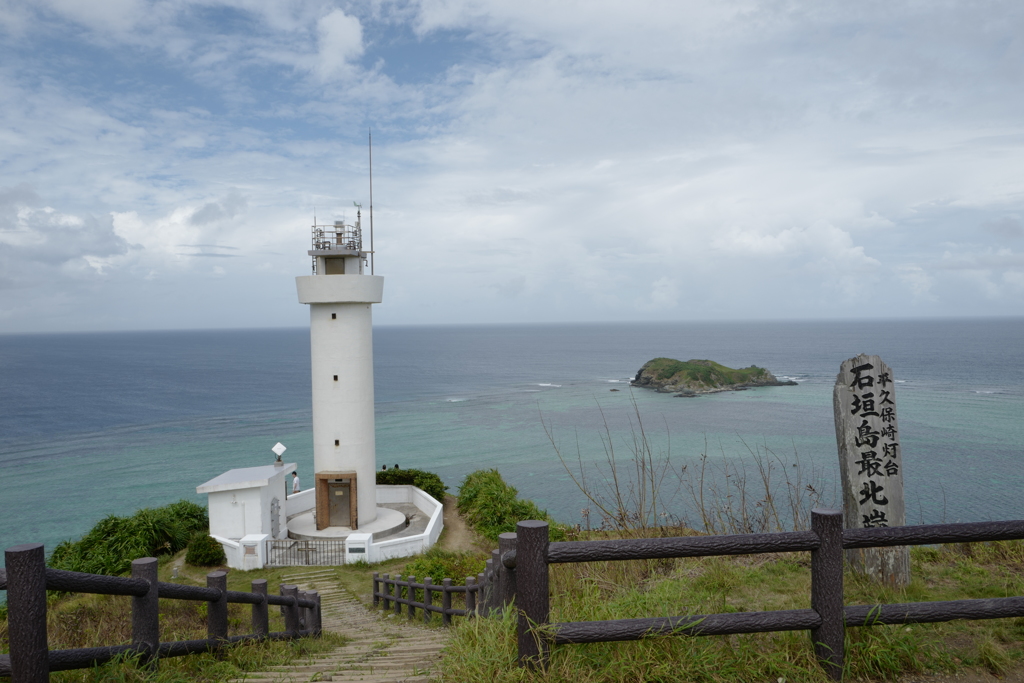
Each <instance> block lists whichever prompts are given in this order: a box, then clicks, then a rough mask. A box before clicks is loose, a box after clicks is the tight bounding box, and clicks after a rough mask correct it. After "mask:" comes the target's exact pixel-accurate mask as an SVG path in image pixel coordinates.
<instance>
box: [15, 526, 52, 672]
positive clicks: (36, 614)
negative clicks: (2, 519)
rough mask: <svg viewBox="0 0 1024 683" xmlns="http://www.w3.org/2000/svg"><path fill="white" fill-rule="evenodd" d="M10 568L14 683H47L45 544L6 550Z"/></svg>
mask: <svg viewBox="0 0 1024 683" xmlns="http://www.w3.org/2000/svg"><path fill="white" fill-rule="evenodd" d="M4 562H5V564H6V566H7V619H8V623H9V624H17V627H16V628H11V629H10V631H9V632H8V639H9V645H10V652H11V680H12V681H14V682H15V683H47V682H48V681H49V680H50V652H49V645H48V644H47V640H46V554H45V551H44V550H43V544H42V543H25V544H23V545H16V546H14V547H12V548H8V549H7V550H6V551H4Z"/></svg>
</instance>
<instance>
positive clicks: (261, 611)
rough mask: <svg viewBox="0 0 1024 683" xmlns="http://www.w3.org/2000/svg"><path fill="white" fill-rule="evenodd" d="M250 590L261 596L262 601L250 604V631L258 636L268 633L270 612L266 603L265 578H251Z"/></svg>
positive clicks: (261, 636)
mask: <svg viewBox="0 0 1024 683" xmlns="http://www.w3.org/2000/svg"><path fill="white" fill-rule="evenodd" d="M252 592H253V593H256V594H257V595H260V596H263V602H260V603H257V604H254V605H253V606H252V632H253V633H254V634H255V635H257V636H259V637H260V638H265V637H266V635H267V634H268V633H270V614H269V612H268V608H269V605H268V603H267V580H266V579H253V581H252Z"/></svg>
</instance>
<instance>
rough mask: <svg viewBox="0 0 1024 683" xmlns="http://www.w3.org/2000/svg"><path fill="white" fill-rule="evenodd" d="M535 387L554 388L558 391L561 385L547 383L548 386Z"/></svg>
mask: <svg viewBox="0 0 1024 683" xmlns="http://www.w3.org/2000/svg"><path fill="white" fill-rule="evenodd" d="M537 386H538V387H554V388H556V389H558V388H560V387H561V386H562V385H561V384H550V383H548V384H538V385H537Z"/></svg>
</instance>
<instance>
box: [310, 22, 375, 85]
mask: <svg viewBox="0 0 1024 683" xmlns="http://www.w3.org/2000/svg"><path fill="white" fill-rule="evenodd" d="M362 53H363V27H362V25H361V24H360V23H359V19H357V18H356V17H353V16H349V15H347V14H345V12H343V11H342V10H340V9H336V10H334V11H333V12H331V13H330V14H328V15H326V16H324V17H322V18H321V19H320V20H319V21H318V22H317V65H316V73H317V75H318V76H319V77H320V78H321V79H322V80H329V79H332V78H336V77H339V76H344V75H348V74H349V73H351V65H350V64H349V60H351V59H353V58H354V57H358V56H359V55H361V54H362Z"/></svg>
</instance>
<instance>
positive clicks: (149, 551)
mask: <svg viewBox="0 0 1024 683" xmlns="http://www.w3.org/2000/svg"><path fill="white" fill-rule="evenodd" d="M209 527H210V520H209V518H208V517H207V514H206V508H204V507H202V506H201V505H197V504H196V503H193V502H191V501H188V500H179V501H178V502H177V503H171V504H170V505H164V506H163V507H159V508H144V509H142V510H139V511H138V512H136V513H135V514H134V515H132V516H131V517H118V516H117V515H110V516H108V517H105V518H104V519H101V520H100V521H99V522H97V524H96V526H94V527H93V528H92V529H90V530H89V531H88V533H86V534H85V535H84V536H82V538H81V539H79V540H77V541H64V542H62V543H60V544H58V545H57V547H56V548H54V550H53V554H52V555H51V556H50V562H49V564H50V566H51V567H53V568H55V569H67V570H70V571H76V572H88V573H90V574H108V575H113V576H116V575H118V574H125V573H127V572H129V571H130V570H131V565H132V560H135V559H138V558H140V557H154V556H156V555H170V554H174V553H176V552H178V551H179V550H181V549H183V548H184V547H185V546H186V545H188V542H189V540H190V539H191V538H192V536H193V535H195V533H196V532H198V531H202V532H204V533H205V532H206V531H207V530H208V529H209Z"/></svg>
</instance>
